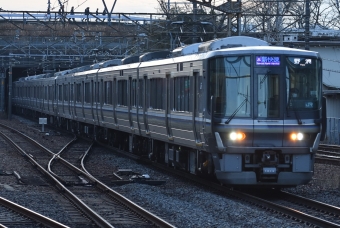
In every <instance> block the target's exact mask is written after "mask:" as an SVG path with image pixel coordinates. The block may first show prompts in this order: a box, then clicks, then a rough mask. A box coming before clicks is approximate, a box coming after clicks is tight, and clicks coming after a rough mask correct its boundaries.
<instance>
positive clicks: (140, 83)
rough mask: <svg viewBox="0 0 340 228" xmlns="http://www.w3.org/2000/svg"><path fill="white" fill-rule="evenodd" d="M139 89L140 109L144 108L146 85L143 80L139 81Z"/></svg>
mask: <svg viewBox="0 0 340 228" xmlns="http://www.w3.org/2000/svg"><path fill="white" fill-rule="evenodd" d="M138 87H139V90H138V107H139V108H143V94H144V83H143V80H142V79H139V82H138Z"/></svg>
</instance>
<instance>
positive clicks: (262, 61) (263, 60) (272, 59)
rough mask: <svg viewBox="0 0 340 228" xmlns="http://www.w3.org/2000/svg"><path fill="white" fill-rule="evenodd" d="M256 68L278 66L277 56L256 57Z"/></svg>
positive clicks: (278, 58)
mask: <svg viewBox="0 0 340 228" xmlns="http://www.w3.org/2000/svg"><path fill="white" fill-rule="evenodd" d="M256 65H257V66H280V57H279V56H263V55H262V56H256Z"/></svg>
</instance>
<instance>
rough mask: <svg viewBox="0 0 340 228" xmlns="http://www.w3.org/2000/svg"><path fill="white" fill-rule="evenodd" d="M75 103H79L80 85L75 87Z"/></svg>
mask: <svg viewBox="0 0 340 228" xmlns="http://www.w3.org/2000/svg"><path fill="white" fill-rule="evenodd" d="M76 101H77V102H81V84H80V83H79V84H77V85H76Z"/></svg>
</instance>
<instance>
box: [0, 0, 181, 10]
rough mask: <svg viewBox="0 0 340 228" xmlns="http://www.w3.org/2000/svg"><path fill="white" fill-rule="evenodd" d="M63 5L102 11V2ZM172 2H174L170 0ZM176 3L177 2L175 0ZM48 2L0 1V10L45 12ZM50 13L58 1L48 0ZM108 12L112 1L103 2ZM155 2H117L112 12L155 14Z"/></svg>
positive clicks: (73, 0)
mask: <svg viewBox="0 0 340 228" xmlns="http://www.w3.org/2000/svg"><path fill="white" fill-rule="evenodd" d="M60 1H61V2H62V3H63V2H67V3H65V10H67V11H69V10H70V9H71V7H72V6H74V7H75V11H76V12H84V10H85V8H86V7H90V11H91V12H95V11H96V9H97V8H99V12H102V11H103V9H104V4H103V1H102V0H68V1H67V0H60ZM172 1H174V0H172ZM177 1H178V0H177ZM47 3H48V0H0V8H2V9H3V10H14V11H23V10H27V11H46V10H47ZM50 3H51V8H52V9H53V8H54V9H53V10H52V11H58V10H59V3H58V0H50ZM105 3H106V6H107V7H108V9H109V11H110V10H111V8H112V6H113V3H114V0H105ZM158 6H159V4H158V2H157V0H117V2H116V5H115V8H114V10H113V12H114V13H115V12H116V13H118V12H125V13H156V12H157V10H156V8H157V9H158V8H159V7H158Z"/></svg>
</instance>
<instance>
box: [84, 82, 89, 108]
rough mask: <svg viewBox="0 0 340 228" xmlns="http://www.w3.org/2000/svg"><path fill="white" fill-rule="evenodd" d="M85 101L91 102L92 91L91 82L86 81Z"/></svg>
mask: <svg viewBox="0 0 340 228" xmlns="http://www.w3.org/2000/svg"><path fill="white" fill-rule="evenodd" d="M84 98H85V100H84V102H85V103H91V92H90V82H86V83H85V96H84Z"/></svg>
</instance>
